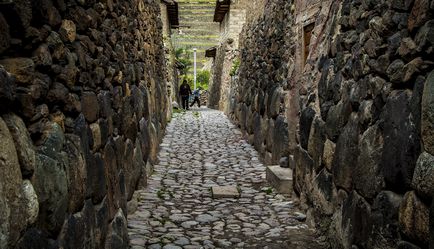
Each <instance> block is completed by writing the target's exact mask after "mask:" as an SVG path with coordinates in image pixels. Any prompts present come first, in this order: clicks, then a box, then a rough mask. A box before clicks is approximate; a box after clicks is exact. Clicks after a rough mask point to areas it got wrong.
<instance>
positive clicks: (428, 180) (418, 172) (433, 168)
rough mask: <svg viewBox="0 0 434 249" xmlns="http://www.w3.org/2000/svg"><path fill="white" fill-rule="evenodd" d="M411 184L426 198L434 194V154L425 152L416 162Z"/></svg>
mask: <svg viewBox="0 0 434 249" xmlns="http://www.w3.org/2000/svg"><path fill="white" fill-rule="evenodd" d="M411 186H412V187H413V188H414V189H415V190H416V192H417V193H418V194H419V195H420V196H422V197H425V198H428V199H430V198H432V197H433V196H434V156H433V155H431V154H429V153H427V152H423V153H422V154H420V156H419V159H418V160H417V163H416V168H415V170H414V174H413V180H412V182H411Z"/></svg>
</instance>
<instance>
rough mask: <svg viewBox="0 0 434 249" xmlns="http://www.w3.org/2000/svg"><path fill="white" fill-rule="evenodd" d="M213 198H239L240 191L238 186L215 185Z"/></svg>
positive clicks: (212, 189)
mask: <svg viewBox="0 0 434 249" xmlns="http://www.w3.org/2000/svg"><path fill="white" fill-rule="evenodd" d="M211 192H212V197H213V198H238V197H240V192H239V191H238V188H237V186H213V187H211Z"/></svg>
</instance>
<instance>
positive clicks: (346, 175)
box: [332, 114, 360, 192]
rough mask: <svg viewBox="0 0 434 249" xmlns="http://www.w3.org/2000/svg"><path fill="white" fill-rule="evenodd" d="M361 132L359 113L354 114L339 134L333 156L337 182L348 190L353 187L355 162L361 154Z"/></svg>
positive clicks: (333, 170) (338, 185)
mask: <svg viewBox="0 0 434 249" xmlns="http://www.w3.org/2000/svg"><path fill="white" fill-rule="evenodd" d="M359 132H360V128H359V123H358V120H357V115H356V114H353V115H352V116H351V118H350V121H348V124H347V125H346V126H345V127H344V129H343V131H342V133H341V135H340V136H339V139H338V142H337V144H336V151H335V155H334V158H333V167H332V172H333V176H334V181H335V184H336V186H337V187H340V188H343V189H345V190H346V191H348V192H349V191H351V190H352V188H353V174H354V169H355V167H356V165H355V162H357V158H358V155H359Z"/></svg>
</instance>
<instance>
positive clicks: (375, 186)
mask: <svg viewBox="0 0 434 249" xmlns="http://www.w3.org/2000/svg"><path fill="white" fill-rule="evenodd" d="M383 144H384V140H383V136H382V132H381V130H380V128H379V126H378V124H375V125H374V126H371V127H369V128H368V130H366V131H365V133H363V135H362V137H361V138H360V143H359V153H360V155H359V158H358V160H357V166H356V167H355V168H354V175H353V178H354V180H353V182H354V187H355V188H356V189H357V190H358V191H359V193H360V194H361V195H362V196H364V197H365V198H369V199H372V198H374V197H375V196H376V195H377V194H378V193H379V192H380V191H381V190H382V189H383V188H384V186H385V182H384V177H383V173H382V171H381V168H380V167H379V166H380V161H381V156H382V152H383Z"/></svg>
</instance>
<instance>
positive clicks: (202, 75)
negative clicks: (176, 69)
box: [184, 70, 211, 90]
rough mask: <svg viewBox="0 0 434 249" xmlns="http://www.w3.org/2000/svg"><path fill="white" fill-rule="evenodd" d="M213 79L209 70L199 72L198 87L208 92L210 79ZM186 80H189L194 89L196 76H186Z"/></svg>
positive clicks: (197, 76)
mask: <svg viewBox="0 0 434 249" xmlns="http://www.w3.org/2000/svg"><path fill="white" fill-rule="evenodd" d="M210 77H211V73H210V72H209V71H208V70H199V71H197V75H196V87H198V88H199V87H200V88H202V90H208V87H209V78H210ZM184 79H186V80H187V82H188V84H189V85H190V87H191V89H193V87H194V75H193V74H188V75H185V76H184Z"/></svg>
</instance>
